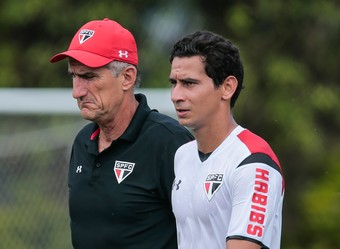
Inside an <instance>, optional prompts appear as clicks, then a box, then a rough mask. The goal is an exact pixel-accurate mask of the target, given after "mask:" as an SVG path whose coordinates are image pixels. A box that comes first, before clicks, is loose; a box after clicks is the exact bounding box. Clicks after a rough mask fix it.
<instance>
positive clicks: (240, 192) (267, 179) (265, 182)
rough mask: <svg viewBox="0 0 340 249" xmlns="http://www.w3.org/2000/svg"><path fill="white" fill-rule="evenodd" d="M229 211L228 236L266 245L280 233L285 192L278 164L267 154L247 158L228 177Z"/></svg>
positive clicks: (264, 246)
mask: <svg viewBox="0 0 340 249" xmlns="http://www.w3.org/2000/svg"><path fill="white" fill-rule="evenodd" d="M230 186H231V198H232V214H231V220H230V224H229V228H228V234H227V240H228V239H245V240H249V241H253V242H255V243H257V244H260V245H261V246H262V248H268V247H269V245H271V244H272V241H271V238H272V237H277V235H275V236H274V233H277V234H280V233H281V212H282V201H283V194H284V185H283V178H282V175H281V171H280V167H279V165H277V163H276V162H275V161H273V160H272V159H271V157H269V156H268V155H266V154H263V153H254V154H251V155H250V156H249V157H247V158H246V159H245V160H244V161H243V162H242V163H240V165H238V167H237V168H236V170H235V171H234V173H233V174H232V175H231V177H230Z"/></svg>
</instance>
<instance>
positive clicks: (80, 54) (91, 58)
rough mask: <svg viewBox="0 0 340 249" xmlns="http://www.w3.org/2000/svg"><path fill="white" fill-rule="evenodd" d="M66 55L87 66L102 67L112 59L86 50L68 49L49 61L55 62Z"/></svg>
mask: <svg viewBox="0 0 340 249" xmlns="http://www.w3.org/2000/svg"><path fill="white" fill-rule="evenodd" d="M66 57H71V58H73V59H75V60H76V61H79V62H80V63H82V64H84V65H85V66H88V67H102V66H105V65H106V64H108V63H110V62H111V61H113V59H111V58H106V57H103V56H100V55H97V54H93V53H90V52H87V51H80V50H68V51H65V52H62V53H59V54H56V55H55V56H53V57H52V58H51V59H50V62H51V63H55V62H58V61H61V60H63V59H65V58H66Z"/></svg>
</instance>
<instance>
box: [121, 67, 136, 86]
mask: <svg viewBox="0 0 340 249" xmlns="http://www.w3.org/2000/svg"><path fill="white" fill-rule="evenodd" d="M122 75H123V77H124V82H123V84H122V87H123V90H129V89H131V88H133V87H134V86H135V83H136V78H137V68H135V67H134V66H128V67H126V68H125V69H124V70H123V72H122Z"/></svg>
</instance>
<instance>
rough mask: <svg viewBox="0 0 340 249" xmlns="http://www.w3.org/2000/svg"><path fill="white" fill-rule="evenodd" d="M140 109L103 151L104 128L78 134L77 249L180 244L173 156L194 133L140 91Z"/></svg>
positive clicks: (72, 183) (73, 200)
mask: <svg viewBox="0 0 340 249" xmlns="http://www.w3.org/2000/svg"><path fill="white" fill-rule="evenodd" d="M135 96H136V99H137V100H138V101H139V106H138V108H137V111H136V113H135V115H134V117H133V119H132V121H131V123H130V125H129V127H128V128H127V129H126V130H125V132H124V133H123V134H122V135H121V137H120V138H119V139H117V140H115V141H114V142H113V143H112V144H111V146H110V147H109V148H107V149H106V150H104V151H103V152H101V153H99V152H98V134H99V128H98V126H97V125H96V124H95V123H91V124H88V125H86V126H85V127H84V128H83V129H82V130H81V131H80V132H79V133H78V135H77V137H76V139H75V141H74V144H73V147H72V155H71V159H70V167H69V179H68V182H69V208H70V217H71V231H72V243H73V246H74V248H76V249H114V248H116V249H124V248H127V249H130V248H131V249H133V248H136V249H153V248H154V249H160V248H177V240H176V225H175V219H174V216H173V213H172V208H171V203H170V200H171V197H170V194H171V186H172V183H173V179H174V171H173V160H174V153H175V151H176V150H177V148H178V147H179V146H180V145H182V144H184V143H186V142H188V141H190V140H192V139H193V137H192V136H191V134H190V133H189V132H188V131H187V130H186V129H185V128H183V127H181V126H179V124H178V122H177V121H176V120H174V119H172V118H170V117H167V116H165V115H163V114H160V113H158V112H157V111H151V110H150V108H149V106H148V105H147V101H146V98H145V96H144V95H142V94H136V95H135Z"/></svg>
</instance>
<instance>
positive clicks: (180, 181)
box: [174, 180, 182, 190]
mask: <svg viewBox="0 0 340 249" xmlns="http://www.w3.org/2000/svg"><path fill="white" fill-rule="evenodd" d="M181 183H182V180H179V181H178V183H176V180H175V181H174V187H175V186H176V190H178V189H179V185H180V184H181Z"/></svg>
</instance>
